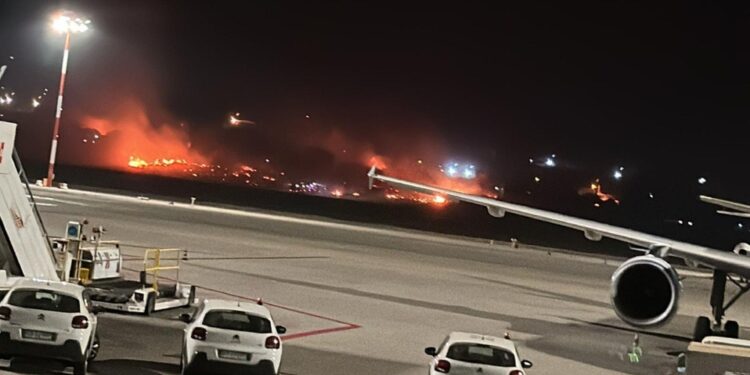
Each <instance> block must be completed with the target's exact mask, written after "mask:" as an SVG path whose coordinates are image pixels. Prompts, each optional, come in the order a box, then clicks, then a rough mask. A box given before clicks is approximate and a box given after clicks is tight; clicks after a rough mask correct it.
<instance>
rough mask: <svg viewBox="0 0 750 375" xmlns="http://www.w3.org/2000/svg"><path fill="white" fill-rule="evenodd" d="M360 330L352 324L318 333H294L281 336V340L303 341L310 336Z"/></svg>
mask: <svg viewBox="0 0 750 375" xmlns="http://www.w3.org/2000/svg"><path fill="white" fill-rule="evenodd" d="M357 328H360V326H358V325H355V324H352V325H350V326H344V327H336V328H328V329H319V330H317V331H307V332H300V333H294V334H291V335H284V336H281V338H282V339H283V340H284V341H289V340H294V339H301V338H303V337H310V336H317V335H324V334H326V333H334V332H341V331H348V330H350V329H357Z"/></svg>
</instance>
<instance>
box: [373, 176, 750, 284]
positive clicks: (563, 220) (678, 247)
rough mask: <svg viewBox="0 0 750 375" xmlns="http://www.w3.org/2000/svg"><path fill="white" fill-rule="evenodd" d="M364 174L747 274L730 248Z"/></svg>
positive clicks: (748, 266) (497, 213) (747, 263)
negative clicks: (726, 248)
mask: <svg viewBox="0 0 750 375" xmlns="http://www.w3.org/2000/svg"><path fill="white" fill-rule="evenodd" d="M367 175H368V177H369V178H370V186H372V182H373V180H377V181H382V182H385V183H388V184H391V185H393V186H396V187H399V188H403V189H407V190H412V191H416V192H420V193H425V194H430V195H440V196H443V197H445V198H446V199H449V200H455V201H463V202H468V203H473V204H476V205H480V206H485V207H486V208H487V211H488V212H489V214H490V215H492V216H494V217H503V216H505V214H506V213H508V212H509V213H512V214H516V215H519V216H525V217H528V218H531V219H535V220H539V221H544V222H548V223H552V224H557V225H560V226H564V227H568V228H571V229H576V230H580V231H582V232H583V233H584V235H585V236H586V238H587V239H589V240H592V241H599V240H601V239H602V238H603V237H607V238H612V239H615V240H619V241H623V242H625V243H629V244H633V245H635V246H638V247H643V248H648V249H650V250H651V251H652V253H654V255H657V256H660V257H666V256H674V257H678V258H682V259H685V260H686V261H687V262H689V263H692V264H696V263H697V264H702V265H704V266H707V267H709V268H714V269H719V270H722V271H726V272H730V273H735V274H737V275H740V276H743V277H747V278H750V257H747V256H741V255H737V254H735V253H733V252H730V251H722V250H716V249H711V248H707V247H703V246H699V245H694V244H690V243H686V242H679V241H675V240H671V239H668V238H663V237H659V236H655V235H651V234H647V233H643V232H638V231H635V230H632V229H627V228H621V227H617V226H614V225H609V224H604V223H600V222H596V221H593V220H587V219H581V218H577V217H573V216H568V215H563V214H559V213H555V212H550V211H545V210H541V209H538V208H532V207H527V206H523V205H519V204H514V203H509V202H503V201H498V200H495V199H490V198H486V197H482V196H477V195H472V194H465V193H461V192H458V191H453V190H447V189H441V188H438V187H434V186H429V185H423V184H419V183H416V182H411V181H406V180H401V179H398V178H394V177H389V176H384V175H380V174H377V171H376V170H375V167H373V168H372V169H370V172H369V173H368V174H367Z"/></svg>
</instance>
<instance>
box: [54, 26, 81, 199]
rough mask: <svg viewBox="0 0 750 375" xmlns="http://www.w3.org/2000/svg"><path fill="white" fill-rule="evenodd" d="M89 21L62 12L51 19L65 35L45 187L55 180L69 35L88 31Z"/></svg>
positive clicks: (55, 28) (56, 29) (57, 29)
mask: <svg viewBox="0 0 750 375" xmlns="http://www.w3.org/2000/svg"><path fill="white" fill-rule="evenodd" d="M90 23H91V21H89V20H84V19H81V18H78V17H76V16H75V14H73V13H70V12H63V13H61V14H60V15H57V16H55V17H54V18H53V19H52V28H53V29H54V30H55V31H57V32H60V33H65V50H64V52H63V60H62V69H61V72H60V89H59V90H58V96H57V109H56V110H55V127H54V128H53V130H52V149H51V150H50V153H49V168H48V169H47V183H46V186H47V187H51V186H52V180H54V178H55V158H56V157H57V139H58V138H60V115H61V114H62V103H63V92H64V91H65V73H66V72H67V71H68V55H69V54H70V34H73V33H82V32H84V31H86V30H88V29H89V26H88V25H89V24H90Z"/></svg>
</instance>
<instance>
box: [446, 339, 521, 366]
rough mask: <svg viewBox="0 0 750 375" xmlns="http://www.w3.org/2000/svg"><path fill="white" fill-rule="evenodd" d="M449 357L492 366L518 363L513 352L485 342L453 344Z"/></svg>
mask: <svg viewBox="0 0 750 375" xmlns="http://www.w3.org/2000/svg"><path fill="white" fill-rule="evenodd" d="M447 357H448V358H449V359H454V360H456V361H461V362H468V363H477V364H482V365H490V366H500V367H513V366H515V365H516V356H515V355H513V353H511V352H509V351H507V350H505V349H500V348H496V347H494V346H489V345H483V344H470V343H458V344H453V345H451V347H450V349H448V355H447Z"/></svg>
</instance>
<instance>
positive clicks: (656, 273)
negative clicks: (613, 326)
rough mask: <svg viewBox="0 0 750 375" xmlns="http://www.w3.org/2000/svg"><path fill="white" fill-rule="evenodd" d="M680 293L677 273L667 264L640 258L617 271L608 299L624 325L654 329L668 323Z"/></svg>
mask: <svg viewBox="0 0 750 375" xmlns="http://www.w3.org/2000/svg"><path fill="white" fill-rule="evenodd" d="M681 291H682V284H681V283H680V279H679V277H678V276H677V272H676V271H675V269H674V268H673V267H672V266H671V265H670V264H669V263H667V261H665V260H664V259H661V258H658V257H655V256H653V255H643V256H638V257H634V258H631V259H628V260H627V261H626V262H625V263H623V264H622V265H621V266H620V267H619V268H617V270H616V271H615V273H614V274H613V275H612V289H611V291H610V295H611V298H612V306H614V309H615V312H616V313H617V316H619V317H620V319H622V320H623V321H624V322H625V323H628V324H630V325H633V326H636V327H654V326H659V325H662V324H665V323H667V322H668V321H669V320H670V319H672V317H673V316H674V314H675V313H676V312H677V305H678V302H679V300H680V292H681Z"/></svg>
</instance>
